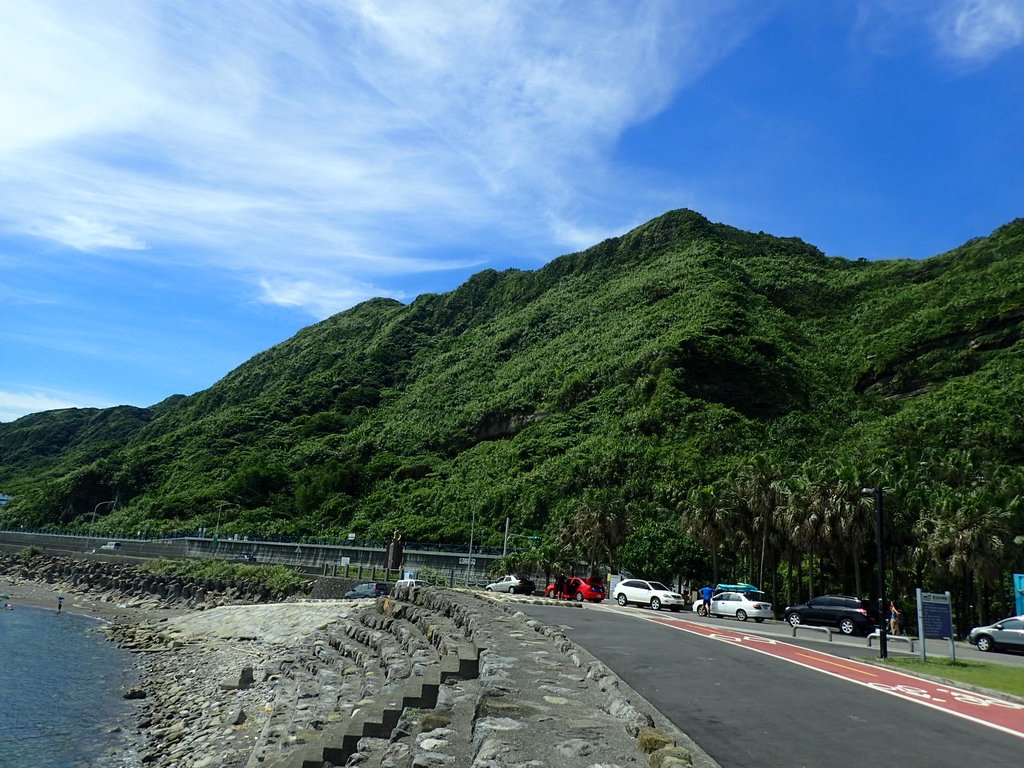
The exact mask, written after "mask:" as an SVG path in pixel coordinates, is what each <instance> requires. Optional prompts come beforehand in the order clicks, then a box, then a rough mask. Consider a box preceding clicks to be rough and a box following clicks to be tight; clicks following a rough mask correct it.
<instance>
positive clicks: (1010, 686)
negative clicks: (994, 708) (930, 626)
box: [885, 659, 1024, 698]
mask: <svg viewBox="0 0 1024 768" xmlns="http://www.w3.org/2000/svg"><path fill="white" fill-rule="evenodd" d="M885 663H886V664H888V665H890V666H893V667H899V668H901V669H904V670H906V671H907V672H910V673H911V674H913V673H915V672H920V673H921V674H923V675H932V676H934V677H941V678H944V679H946V680H954V681H956V682H958V683H968V684H969V685H976V686H979V687H980V688H987V689H989V690H991V691H1002V692H1003V693H1009V694H1012V695H1014V696H1020V697H1021V698H1024V667H1010V666H1007V665H1004V664H991V663H987V662H983V661H960V660H959V659H958V660H957V661H953V660H952V659H928V660H927V661H921V660H920V659H888V660H887V661H886V662H885Z"/></svg>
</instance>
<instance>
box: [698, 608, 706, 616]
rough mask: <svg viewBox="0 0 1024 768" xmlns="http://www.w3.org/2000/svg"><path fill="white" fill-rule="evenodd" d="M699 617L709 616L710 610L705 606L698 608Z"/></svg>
mask: <svg viewBox="0 0 1024 768" xmlns="http://www.w3.org/2000/svg"><path fill="white" fill-rule="evenodd" d="M697 615H698V616H707V615H708V609H707V608H705V607H704V606H703V605H698V606H697Z"/></svg>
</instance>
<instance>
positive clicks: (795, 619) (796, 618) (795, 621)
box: [786, 611, 800, 627]
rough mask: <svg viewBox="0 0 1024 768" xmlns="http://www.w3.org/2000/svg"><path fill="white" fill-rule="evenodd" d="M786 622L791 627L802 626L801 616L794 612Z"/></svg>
mask: <svg viewBox="0 0 1024 768" xmlns="http://www.w3.org/2000/svg"><path fill="white" fill-rule="evenodd" d="M786 621H787V622H788V623H789V626H791V627H799V626H800V614H799V613H796V612H795V611H794V612H793V613H791V614H789V615H788V616H787V617H786Z"/></svg>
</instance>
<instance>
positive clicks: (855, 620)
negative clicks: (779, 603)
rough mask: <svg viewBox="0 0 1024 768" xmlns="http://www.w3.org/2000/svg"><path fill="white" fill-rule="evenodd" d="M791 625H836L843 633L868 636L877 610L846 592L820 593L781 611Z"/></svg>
mask: <svg viewBox="0 0 1024 768" xmlns="http://www.w3.org/2000/svg"><path fill="white" fill-rule="evenodd" d="M782 615H783V617H784V618H785V620H786V621H787V622H788V623H789V624H790V625H791V626H794V627H795V626H798V625H800V624H810V625H812V626H819V627H836V628H837V629H838V630H839V631H840V632H842V633H843V634H844V635H853V634H859V635H867V634H870V633H871V632H873V631H874V629H875V627H877V626H878V610H877V609H876V608H875V607H874V606H873V605H872V604H871V603H870V602H868V601H867V600H861V599H860V598H859V597H850V596H849V595H820V596H818V597H812V598H811V599H810V600H808V601H807V602H806V603H802V604H800V605H791V606H789V607H788V608H786V610H785V611H784V612H783V614H782Z"/></svg>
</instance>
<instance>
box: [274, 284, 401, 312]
mask: <svg viewBox="0 0 1024 768" xmlns="http://www.w3.org/2000/svg"><path fill="white" fill-rule="evenodd" d="M260 288H262V299H263V300H264V301H266V302H267V303H270V304H276V305H278V306H281V307H302V308H304V309H306V310H307V311H308V312H310V313H311V314H313V315H314V316H315V317H317V318H320V319H323V318H325V317H329V316H330V315H332V314H334V313H335V312H337V311H338V307H339V306H341V307H351V306H355V305H356V304H359V303H360V302H363V301H367V300H368V299H372V298H374V297H377V296H382V295H383V294H384V291H383V290H381V289H380V288H378V287H376V286H374V285H369V284H360V283H354V284H351V285H348V286H337V285H321V284H318V283H314V282H310V281H289V280H277V281H271V280H269V279H263V280H260ZM393 298H396V299H399V300H402V299H407V298H409V297H408V296H405V295H404V294H399V295H397V296H394V297H393Z"/></svg>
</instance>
